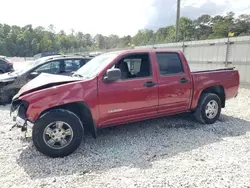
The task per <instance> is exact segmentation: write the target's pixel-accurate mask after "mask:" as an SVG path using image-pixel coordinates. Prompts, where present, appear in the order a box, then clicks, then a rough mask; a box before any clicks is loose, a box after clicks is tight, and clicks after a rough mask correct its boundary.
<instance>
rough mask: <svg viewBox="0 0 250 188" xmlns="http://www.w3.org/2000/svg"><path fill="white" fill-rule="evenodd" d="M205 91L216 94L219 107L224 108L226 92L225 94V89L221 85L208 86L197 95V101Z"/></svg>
mask: <svg viewBox="0 0 250 188" xmlns="http://www.w3.org/2000/svg"><path fill="white" fill-rule="evenodd" d="M205 93H213V94H216V95H218V97H219V98H220V100H221V107H222V108H224V107H225V105H226V94H225V89H224V87H223V86H222V85H215V86H210V87H207V88H205V89H203V90H202V92H201V93H200V95H199V100H198V103H199V101H200V99H201V96H202V95H203V94H205Z"/></svg>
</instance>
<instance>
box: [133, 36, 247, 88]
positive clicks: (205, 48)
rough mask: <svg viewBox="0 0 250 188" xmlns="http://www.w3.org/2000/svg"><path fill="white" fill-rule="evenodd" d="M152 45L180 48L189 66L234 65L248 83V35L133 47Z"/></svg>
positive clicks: (216, 66) (241, 78)
mask: <svg viewBox="0 0 250 188" xmlns="http://www.w3.org/2000/svg"><path fill="white" fill-rule="evenodd" d="M228 41H229V42H228ZM153 47H156V48H166V49H174V50H181V51H182V52H184V54H185V56H186V58H187V60H188V62H189V65H190V67H191V68H202V69H203V68H204V69H206V68H208V69H211V68H224V67H235V68H236V69H237V70H239V73H240V81H241V83H242V84H247V85H250V36H244V37H233V38H229V39H228V38H222V39H213V40H200V41H189V42H178V43H168V44H156V45H147V46H137V47H135V48H137V49H138V48H153ZM226 62H227V63H226Z"/></svg>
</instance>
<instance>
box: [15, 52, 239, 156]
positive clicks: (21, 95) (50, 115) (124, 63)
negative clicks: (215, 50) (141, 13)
mask: <svg viewBox="0 0 250 188" xmlns="http://www.w3.org/2000/svg"><path fill="white" fill-rule="evenodd" d="M238 89H239V73H238V71H237V70H234V69H233V68H226V69H217V70H207V71H197V72H191V71H190V68H189V66H188V63H187V60H186V58H185V56H184V55H183V53H182V52H181V51H170V50H164V49H142V50H125V51H119V52H111V53H105V54H102V55H99V56H97V57H95V58H93V59H92V60H90V61H89V62H88V63H87V64H85V65H84V66H83V67H82V68H80V69H79V70H78V71H76V72H75V73H74V74H73V75H72V76H58V75H50V74H41V75H40V76H38V77H37V78H35V79H33V80H32V81H30V82H28V83H27V84H26V85H25V86H24V87H22V88H21V90H20V91H19V92H18V93H17V94H16V95H15V96H14V97H13V101H12V105H11V113H12V118H13V120H14V121H15V122H16V125H17V126H18V127H21V128H22V130H23V131H25V130H26V129H27V127H30V126H31V127H32V138H33V143H34V145H35V147H36V148H37V149H38V150H39V151H40V152H42V153H43V154H45V155H48V156H50V157H63V156H66V155H69V154H71V153H72V152H74V151H75V150H76V149H77V148H78V146H79V145H80V143H81V140H82V138H83V136H84V131H89V132H91V134H92V135H93V136H94V137H96V131H97V128H103V127H107V126H114V125H119V124H124V123H128V122H135V121H141V120H146V119H150V118H157V117H162V116H168V115H173V114H178V113H183V112H191V113H193V114H194V116H195V117H196V119H197V120H198V121H199V122H201V123H203V124H211V123H214V122H215V121H216V120H217V119H218V117H219V116H220V112H221V108H224V107H225V101H226V100H227V99H230V98H234V97H236V96H237V93H238Z"/></svg>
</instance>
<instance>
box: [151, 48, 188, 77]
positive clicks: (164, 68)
mask: <svg viewBox="0 0 250 188" xmlns="http://www.w3.org/2000/svg"><path fill="white" fill-rule="evenodd" d="M156 57H157V62H158V65H159V69H160V74H161V75H171V74H180V73H184V70H183V66H182V62H181V60H180V58H179V55H178V54H177V53H171V52H157V53H156Z"/></svg>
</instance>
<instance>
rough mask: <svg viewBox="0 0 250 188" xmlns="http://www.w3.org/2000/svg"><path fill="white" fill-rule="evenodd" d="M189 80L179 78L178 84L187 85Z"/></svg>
mask: <svg viewBox="0 0 250 188" xmlns="http://www.w3.org/2000/svg"><path fill="white" fill-rule="evenodd" d="M188 81H189V80H188V79H187V78H181V79H180V83H182V84H184V83H187V82H188Z"/></svg>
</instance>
